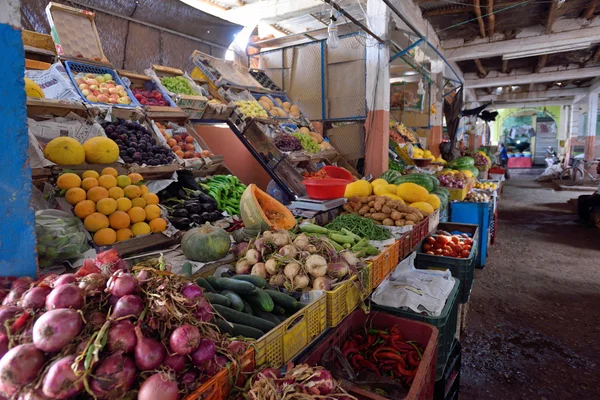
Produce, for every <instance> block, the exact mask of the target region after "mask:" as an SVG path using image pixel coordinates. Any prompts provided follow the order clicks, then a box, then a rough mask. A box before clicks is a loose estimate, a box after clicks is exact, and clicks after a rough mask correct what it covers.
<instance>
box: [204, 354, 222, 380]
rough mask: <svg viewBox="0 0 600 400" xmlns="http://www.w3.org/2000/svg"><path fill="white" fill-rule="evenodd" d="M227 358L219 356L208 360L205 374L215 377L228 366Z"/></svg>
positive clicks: (205, 365)
mask: <svg viewBox="0 0 600 400" xmlns="http://www.w3.org/2000/svg"><path fill="white" fill-rule="evenodd" d="M227 361H228V360H227V357H225V356H221V355H218V356H216V357H215V358H213V359H211V360H208V362H206V363H205V364H204V367H203V370H204V373H205V374H206V375H208V376H215V375H216V374H218V373H219V371H221V370H222V369H223V368H225V366H226V365H227Z"/></svg>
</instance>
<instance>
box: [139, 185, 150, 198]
mask: <svg viewBox="0 0 600 400" xmlns="http://www.w3.org/2000/svg"><path fill="white" fill-rule="evenodd" d="M138 187H139V188H140V193H142V196H143V195H145V194H146V193H148V192H149V190H148V186H146V185H139V186H138Z"/></svg>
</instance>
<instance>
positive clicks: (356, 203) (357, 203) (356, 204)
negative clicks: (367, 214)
mask: <svg viewBox="0 0 600 400" xmlns="http://www.w3.org/2000/svg"><path fill="white" fill-rule="evenodd" d="M350 206H351V207H352V210H353V211H354V212H357V211H358V210H360V208H361V207H362V203H361V202H360V201H351V202H350Z"/></svg>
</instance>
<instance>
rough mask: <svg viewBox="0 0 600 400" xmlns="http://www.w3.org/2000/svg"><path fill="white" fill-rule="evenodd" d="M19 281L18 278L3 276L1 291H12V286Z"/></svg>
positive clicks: (0, 283) (0, 282) (0, 280)
mask: <svg viewBox="0 0 600 400" xmlns="http://www.w3.org/2000/svg"><path fill="white" fill-rule="evenodd" d="M16 279H17V277H16V276H2V277H0V289H10V286H11V285H12V284H13V282H14V281H15V280H16Z"/></svg>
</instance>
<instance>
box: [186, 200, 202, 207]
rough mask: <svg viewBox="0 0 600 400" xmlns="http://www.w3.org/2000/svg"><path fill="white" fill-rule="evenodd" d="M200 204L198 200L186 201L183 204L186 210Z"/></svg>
mask: <svg viewBox="0 0 600 400" xmlns="http://www.w3.org/2000/svg"><path fill="white" fill-rule="evenodd" d="M199 204H200V202H199V201H198V200H196V199H192V200H186V201H184V202H183V205H184V206H185V208H188V207H191V206H195V205H199Z"/></svg>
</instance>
